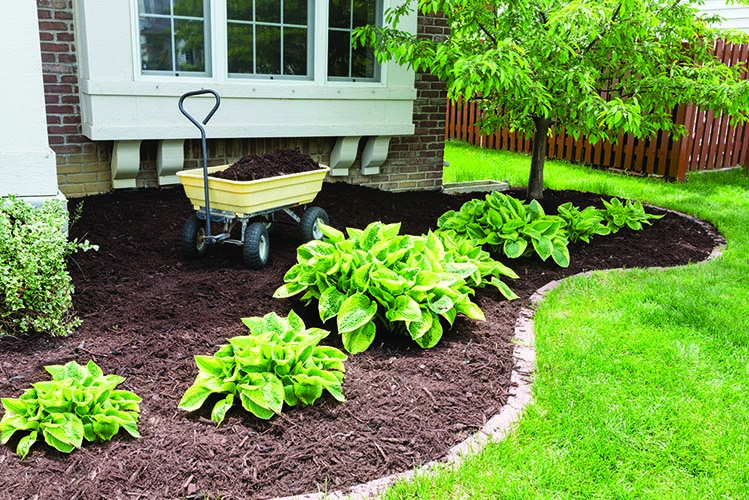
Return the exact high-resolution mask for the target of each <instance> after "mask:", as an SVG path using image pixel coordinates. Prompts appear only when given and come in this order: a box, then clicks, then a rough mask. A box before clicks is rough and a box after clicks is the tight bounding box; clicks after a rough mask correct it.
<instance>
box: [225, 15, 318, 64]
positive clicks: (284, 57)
mask: <svg viewBox="0 0 749 500" xmlns="http://www.w3.org/2000/svg"><path fill="white" fill-rule="evenodd" d="M312 5H313V3H312V0H227V2H226V11H227V48H228V54H227V65H228V68H229V75H230V76H249V75H255V76H259V75H262V76H270V77H271V78H273V76H272V75H280V76H283V77H287V78H294V77H302V78H305V79H307V78H311V76H312V68H311V64H312V59H313V58H312V45H313V44H312V36H313V30H312V22H311V18H312V12H313V7H312Z"/></svg>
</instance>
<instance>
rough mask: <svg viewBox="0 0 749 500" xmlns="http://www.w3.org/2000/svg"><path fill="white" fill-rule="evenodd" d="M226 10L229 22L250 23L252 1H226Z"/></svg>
mask: <svg viewBox="0 0 749 500" xmlns="http://www.w3.org/2000/svg"><path fill="white" fill-rule="evenodd" d="M226 10H227V14H228V16H229V19H231V20H235V21H252V0H227V2H226Z"/></svg>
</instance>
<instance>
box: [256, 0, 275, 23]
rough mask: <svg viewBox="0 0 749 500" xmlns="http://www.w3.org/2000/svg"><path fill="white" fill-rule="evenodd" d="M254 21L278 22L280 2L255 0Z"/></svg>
mask: <svg viewBox="0 0 749 500" xmlns="http://www.w3.org/2000/svg"><path fill="white" fill-rule="evenodd" d="M255 1H256V3H255V14H256V15H257V19H256V21H257V22H259V23H280V22H281V2H279V1H278V0H255Z"/></svg>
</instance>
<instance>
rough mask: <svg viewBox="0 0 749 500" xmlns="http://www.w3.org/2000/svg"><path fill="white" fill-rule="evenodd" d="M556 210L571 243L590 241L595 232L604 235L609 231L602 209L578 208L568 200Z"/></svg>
mask: <svg viewBox="0 0 749 500" xmlns="http://www.w3.org/2000/svg"><path fill="white" fill-rule="evenodd" d="M558 212H559V216H560V217H561V218H562V219H563V220H564V222H565V229H566V230H567V238H568V239H569V240H570V241H571V242H573V243H575V242H578V241H584V242H585V243H590V238H591V237H592V236H594V235H596V234H598V235H602V236H605V235H607V234H610V233H611V228H610V227H609V226H608V225H607V224H606V218H605V214H604V211H603V210H600V209H597V208H595V207H585V208H584V209H583V210H580V209H579V208H578V207H576V206H574V205H572V202H569V201H568V202H567V203H564V204H562V205H559V209H558Z"/></svg>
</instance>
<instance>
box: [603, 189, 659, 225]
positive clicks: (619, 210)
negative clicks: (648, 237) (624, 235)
mask: <svg viewBox="0 0 749 500" xmlns="http://www.w3.org/2000/svg"><path fill="white" fill-rule="evenodd" d="M601 201H602V202H603V206H604V207H606V210H605V211H603V217H604V219H606V226H607V227H608V228H609V230H610V231H611V232H612V233H615V232H617V231H619V229H621V228H623V227H629V228H630V229H634V230H635V231H639V230H640V229H642V225H643V224H652V222H650V219H660V218H661V217H663V215H654V214H648V213H645V208H644V207H643V206H642V203H641V202H639V201H632V200H627V201H626V202H625V203H622V202H621V200H619V199H618V198H612V199H611V200H610V201H606V200H601Z"/></svg>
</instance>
